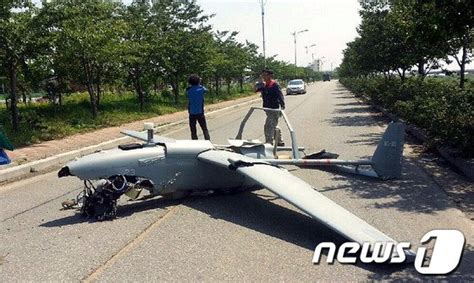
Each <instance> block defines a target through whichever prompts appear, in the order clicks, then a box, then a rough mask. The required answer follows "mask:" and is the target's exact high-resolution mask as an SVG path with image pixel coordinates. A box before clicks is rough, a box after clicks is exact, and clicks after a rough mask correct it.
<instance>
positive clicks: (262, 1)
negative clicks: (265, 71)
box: [260, 0, 267, 68]
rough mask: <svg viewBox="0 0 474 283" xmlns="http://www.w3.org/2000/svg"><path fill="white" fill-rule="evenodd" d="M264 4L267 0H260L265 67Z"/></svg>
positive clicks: (265, 63) (264, 62)
mask: <svg viewBox="0 0 474 283" xmlns="http://www.w3.org/2000/svg"><path fill="white" fill-rule="evenodd" d="M265 4H267V0H260V6H261V7H262V37H263V46H262V48H263V66H264V67H265V68H266V67H267V58H266V56H265Z"/></svg>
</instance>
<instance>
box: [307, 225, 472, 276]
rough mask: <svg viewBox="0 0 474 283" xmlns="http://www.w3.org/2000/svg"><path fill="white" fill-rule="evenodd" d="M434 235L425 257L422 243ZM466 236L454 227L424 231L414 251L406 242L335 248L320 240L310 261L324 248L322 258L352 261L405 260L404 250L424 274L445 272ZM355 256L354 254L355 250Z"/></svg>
mask: <svg viewBox="0 0 474 283" xmlns="http://www.w3.org/2000/svg"><path fill="white" fill-rule="evenodd" d="M433 239H435V244H434V247H433V252H432V254H431V257H430V258H429V260H428V257H427V248H426V247H424V246H423V245H426V244H428V243H429V242H430V241H431V240H433ZM465 242H466V240H465V238H464V235H463V234H462V233H461V232H460V231H458V230H433V231H430V232H428V233H426V234H425V235H424V236H423V237H422V238H421V240H420V243H421V245H422V246H421V247H419V248H418V250H417V253H416V255H415V254H414V253H413V252H412V251H411V250H410V246H411V244H410V243H409V242H400V243H393V242H388V243H374V244H371V243H363V244H362V247H361V245H360V244H359V243H355V242H346V243H344V244H342V245H341V246H340V247H339V249H338V250H337V255H336V245H335V244H334V243H331V242H323V243H320V244H318V245H317V246H316V248H315V250H314V256H313V263H314V264H318V263H319V262H320V260H321V253H322V251H323V250H324V249H327V256H326V262H327V263H334V260H335V259H337V261H338V262H340V263H343V264H346V263H356V262H357V260H358V259H360V261H361V262H363V263H402V262H406V261H407V254H408V255H409V256H414V257H415V269H416V271H418V272H419V273H421V274H425V275H445V274H448V273H450V272H452V271H454V270H455V269H456V267H457V266H458V265H459V262H460V261H461V257H462V252H463V249H464V244H465ZM359 250H360V253H359V258H357V256H356V255H355V254H356V253H357V252H359Z"/></svg>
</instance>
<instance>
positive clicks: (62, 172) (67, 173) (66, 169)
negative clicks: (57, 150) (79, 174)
mask: <svg viewBox="0 0 474 283" xmlns="http://www.w3.org/2000/svg"><path fill="white" fill-rule="evenodd" d="M67 176H73V175H72V174H71V171H70V170H69V167H68V166H64V167H63V168H61V170H59V172H58V177H59V178H61V177H67Z"/></svg>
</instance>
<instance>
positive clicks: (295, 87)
mask: <svg viewBox="0 0 474 283" xmlns="http://www.w3.org/2000/svg"><path fill="white" fill-rule="evenodd" d="M299 93H303V94H305V93H306V84H305V82H304V81H303V80H301V79H298V80H291V81H289V82H288V86H287V87H286V94H287V95H290V94H299Z"/></svg>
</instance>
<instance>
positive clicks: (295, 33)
mask: <svg viewBox="0 0 474 283" xmlns="http://www.w3.org/2000/svg"><path fill="white" fill-rule="evenodd" d="M307 31H308V29H304V30H300V31H295V32H293V33H291V35H293V38H294V40H295V66H298V65H297V62H298V61H297V55H296V36H297V35H298V34H300V33H303V32H307Z"/></svg>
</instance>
